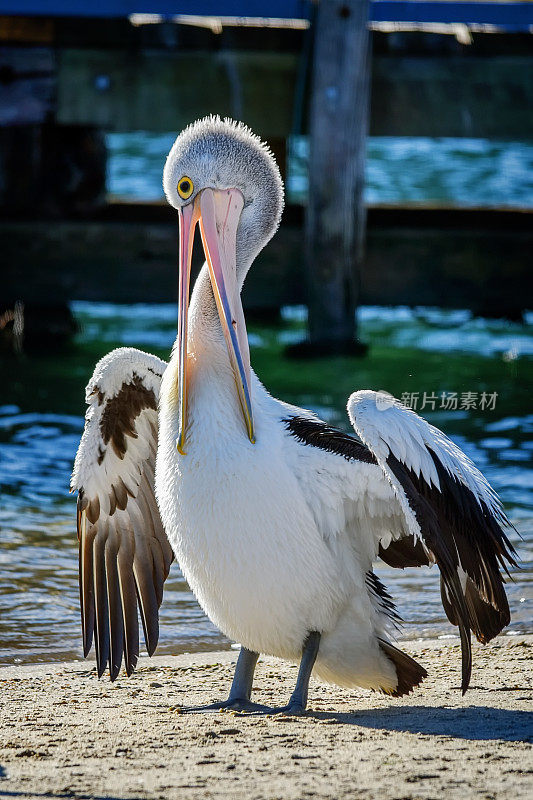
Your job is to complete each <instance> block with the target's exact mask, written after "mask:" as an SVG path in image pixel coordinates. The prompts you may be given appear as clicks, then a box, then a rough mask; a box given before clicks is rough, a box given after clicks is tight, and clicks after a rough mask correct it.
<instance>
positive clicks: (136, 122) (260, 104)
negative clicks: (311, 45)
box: [57, 48, 533, 140]
mask: <svg viewBox="0 0 533 800" xmlns="http://www.w3.org/2000/svg"><path fill="white" fill-rule="evenodd" d="M57 57H58V109H57V121H58V122H59V123H63V124H69V125H78V124H81V125H100V126H102V127H104V128H107V129H115V130H138V129H144V130H151V131H178V130H181V128H183V127H184V126H185V125H187V124H188V123H189V122H190V121H191V120H193V119H197V118H198V117H201V116H203V115H205V114H207V113H211V112H213V113H220V114H223V115H225V114H228V115H230V116H236V117H239V118H242V119H243V120H244V121H245V122H247V123H248V124H249V125H251V126H252V127H253V128H254V130H257V132H258V133H260V134H261V135H262V136H266V137H278V138H283V137H286V136H288V135H289V134H290V133H291V130H292V124H293V120H292V118H293V108H294V98H295V86H296V75H297V69H298V56H297V54H296V53H291V52H283V53H276V52H260V51H253V52H251V51H246V50H221V51H219V52H218V53H214V52H201V51H183V50H178V51H172V50H170V51H168V52H161V50H149V51H148V50H141V51H138V50H135V51H134V52H127V51H126V50H123V51H120V50H119V51H116V50H104V49H101V50H97V49H91V48H85V49H75V48H66V49H63V48H60V49H59V50H58V56H57ZM532 71H533V59H532V57H531V56H530V55H498V56H486V57H484V56H470V55H468V53H465V52H464V51H463V52H459V53H458V54H457V55H455V56H453V57H452V56H451V55H448V56H439V55H434V56H431V55H428V54H427V53H426V54H425V55H415V54H411V55H409V54H406V53H401V54H392V55H384V54H380V55H376V56H374V58H373V59H372V73H373V75H372V88H371V115H370V133H371V135H375V136H470V137H486V138H504V139H517V140H523V139H525V138H531V137H532V136H533V133H532V131H533V80H531V75H532Z"/></svg>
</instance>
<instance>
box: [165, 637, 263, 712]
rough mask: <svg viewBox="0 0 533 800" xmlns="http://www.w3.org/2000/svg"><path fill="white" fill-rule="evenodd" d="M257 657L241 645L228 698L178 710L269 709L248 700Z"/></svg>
mask: <svg viewBox="0 0 533 800" xmlns="http://www.w3.org/2000/svg"><path fill="white" fill-rule="evenodd" d="M258 658H259V653H254V652H253V651H252V650H247V649H246V648H245V647H241V650H240V653H239V658H238V659H237V666H236V667H235V675H234V676H233V683H232V684H231V689H230V693H229V697H228V699H227V700H220V701H218V702H216V703H209V705H205V706H189V707H185V708H181V709H180V710H181V711H182V712H190V711H194V712H201V711H221V710H225V709H227V710H228V711H248V712H265V711H269V710H270V709H269V708H268V706H262V705H259V704H258V703H252V702H251V701H250V697H251V695H252V684H253V680H254V672H255V665H256V664H257V659H258Z"/></svg>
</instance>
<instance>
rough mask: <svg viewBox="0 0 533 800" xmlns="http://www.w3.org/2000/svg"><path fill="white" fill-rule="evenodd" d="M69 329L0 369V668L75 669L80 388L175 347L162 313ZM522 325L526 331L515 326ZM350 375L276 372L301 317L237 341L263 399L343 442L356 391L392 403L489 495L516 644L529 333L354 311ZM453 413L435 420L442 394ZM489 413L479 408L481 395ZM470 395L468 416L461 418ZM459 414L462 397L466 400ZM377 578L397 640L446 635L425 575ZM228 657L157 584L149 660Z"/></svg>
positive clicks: (129, 310) (293, 313)
mask: <svg viewBox="0 0 533 800" xmlns="http://www.w3.org/2000/svg"><path fill="white" fill-rule="evenodd" d="M74 311H75V313H76V316H77V318H78V320H79V323H80V326H81V330H80V334H79V335H78V337H77V338H76V340H75V342H74V343H73V344H72V345H71V346H70V347H69V348H68V349H67V350H65V351H64V352H62V353H61V354H54V355H51V356H41V357H28V356H21V357H18V358H16V357H10V358H6V357H4V358H3V360H2V361H1V362H0V386H1V390H0V391H1V394H0V576H1V580H0V662H3V663H9V662H13V661H30V660H54V659H62V658H67V657H68V658H73V657H74V658H76V657H81V649H80V632H79V620H78V598H77V552H76V534H75V523H74V520H75V498H74V497H73V496H71V495H69V493H68V483H69V476H70V471H71V467H72V461H73V458H74V454H75V451H76V447H77V444H78V441H79V437H80V434H81V431H82V427H83V414H84V412H85V407H84V400H83V397H84V387H85V384H86V383H87V380H88V378H89V376H90V373H91V371H92V368H93V366H94V363H95V362H96V360H97V359H98V358H100V357H101V356H102V355H104V354H105V353H106V352H108V351H109V350H111V349H112V348H113V347H115V346H118V345H134V346H137V347H141V348H144V349H146V350H150V351H151V352H154V353H156V354H157V355H159V356H161V357H163V358H166V357H167V355H168V352H169V349H170V346H171V344H172V342H173V339H174V335H175V319H176V309H175V308H174V307H171V306H146V305H144V306H143V305H140V306H111V305H104V304H88V303H83V304H82V303H78V304H76V305H75V306H74ZM530 321H531V320H530ZM360 323H361V338H362V339H364V340H365V341H367V342H369V343H370V346H371V349H370V354H369V356H368V357H367V358H365V359H362V360H357V359H349V358H333V359H329V360H325V361H316V362H301V363H298V362H288V361H286V360H285V359H284V358H283V347H284V346H285V345H286V344H287V343H289V342H292V341H295V340H297V339H298V338H299V337H300V336H301V330H302V324H303V311H302V310H301V309H287V310H286V311H285V314H284V321H283V324H282V325H281V326H279V327H268V326H257V325H250V326H249V334H250V341H251V349H252V363H253V365H254V368H255V370H256V372H257V373H258V374H259V376H260V378H261V379H262V380H263V382H264V383H265V384H266V386H267V387H268V388H269V390H270V391H271V392H272V393H273V394H275V395H277V396H278V397H281V398H283V399H285V400H288V401H289V402H292V403H296V404H298V405H302V406H305V407H308V408H312V409H314V410H315V411H317V412H318V413H319V414H320V415H321V416H322V417H324V418H326V419H327V420H329V421H331V422H333V423H335V424H337V425H339V426H341V427H343V428H345V429H348V420H347V418H346V414H345V404H346V400H347V398H348V395H349V394H350V393H351V392H352V391H354V390H355V389H359V388H372V389H384V390H387V391H389V392H391V393H392V394H394V395H396V396H398V397H401V396H402V395H404V396H405V395H406V394H407V395H409V396H411V395H417V394H418V410H420V406H421V404H422V402H423V397H424V392H425V393H426V397H429V396H433V395H434V396H435V397H436V401H435V409H434V410H431V405H432V403H433V400H432V401H431V403H430V404H429V405H428V404H427V403H426V408H424V409H422V413H423V415H424V416H426V417H427V418H428V419H429V420H430V421H431V422H432V423H433V424H435V425H437V426H439V427H441V428H442V429H443V430H444V431H445V432H446V433H447V434H448V435H450V436H451V437H452V438H453V439H454V441H456V442H457V443H458V444H459V445H460V446H461V447H463V449H464V450H465V451H466V452H467V453H468V455H470V456H471V457H472V458H473V459H474V461H475V462H476V463H477V464H478V466H479V467H480V468H481V469H482V470H483V471H484V472H485V474H486V475H487V477H488V478H489V480H490V481H491V482H492V484H493V485H494V486H495V488H496V489H497V490H498V491H499V492H500V494H501V497H502V499H503V501H504V504H505V506H506V509H507V512H508V514H509V516H510V517H511V520H512V521H513V522H514V524H515V525H516V527H517V528H518V529H519V531H520V532H521V534H522V536H523V541H522V542H520V541H519V540H518V539H517V537H511V538H512V539H513V541H514V542H515V545H516V546H517V548H518V549H519V552H520V555H521V558H522V560H523V569H521V570H520V571H516V572H515V574H514V576H513V577H514V582H513V583H510V584H509V587H508V591H509V597H510V602H511V609H512V614H513V621H512V624H511V627H510V629H509V633H510V634H516V633H520V632H524V631H531V630H532V629H533V625H532V622H531V620H532V616H533V614H532V611H533V591H532V590H533V568H532V564H531V557H532V555H533V498H532V489H533V467H532V463H531V462H532V455H533V441H532V439H533V437H532V436H531V433H532V431H533V410H532V388H533V381H532V362H533V325H531V324H529V325H517V324H512V323H504V322H495V321H490V322H489V321H487V320H479V319H471V318H470V316H469V314H468V313H467V312H443V311H439V310H430V309H425V310H424V309H421V310H419V311H418V312H413V311H411V310H409V309H404V308H394V309H375V308H363V309H361V312H360ZM453 392H455V393H457V397H458V408H457V409H456V410H453V409H448V410H447V409H444V408H440V405H441V402H442V401H441V396H442V393H445V396H446V397H448V395H449V394H450V393H453ZM483 392H484V393H485V394H486V395H487V397H491V398H492V400H491V401H490V403H491V405H492V403H494V408H492V409H488V408H484V409H482V408H481V407H480V405H481V395H482V393H483ZM466 393H473V394H475V395H476V398H475V400H474V401H473V402H474V403H475V405H476V407H474V408H473V407H470V408H461V405H468V403H464V402H463V403H461V399H462V395H463V394H466ZM470 400H471V401H472V398H470ZM377 571H378V573H379V574H380V576H381V577H382V578H383V580H384V581H385V583H386V584H387V585H388V586H389V588H390V589H391V591H392V594H393V595H394V596H395V598H396V600H397V601H398V606H399V610H400V613H401V614H402V616H403V617H404V619H405V620H406V621H407V622H406V625H405V627H404V635H405V636H407V637H426V636H432V635H440V636H448V635H453V634H454V632H455V629H454V628H452V627H451V626H450V625H449V624H448V623H447V622H446V620H445V618H444V614H443V612H442V608H441V605H440V599H439V592H438V573H437V571H436V570H409V571H406V572H402V571H398V570H392V569H389V568H387V567H385V565H380V566H379V567H377ZM220 646H228V642H227V641H226V640H225V639H224V638H223V637H222V636H221V635H220V634H219V633H218V632H217V631H216V630H215V629H214V628H213V626H212V625H211V624H210V622H209V621H208V620H207V619H206V618H205V617H204V615H203V614H202V612H201V611H200V609H199V608H198V606H197V604H196V602H195V601H194V598H193V597H192V595H191V594H190V592H189V590H188V588H187V585H186V584H185V582H184V580H183V579H182V577H181V575H180V573H179V570H178V568H177V566H176V565H174V566H173V569H172V572H171V576H170V578H169V580H168V582H167V585H166V593H165V600H164V604H163V608H162V629H161V641H160V647H159V652H164V651H166V652H180V651H184V650H195V649H209V648H211V647H220Z"/></svg>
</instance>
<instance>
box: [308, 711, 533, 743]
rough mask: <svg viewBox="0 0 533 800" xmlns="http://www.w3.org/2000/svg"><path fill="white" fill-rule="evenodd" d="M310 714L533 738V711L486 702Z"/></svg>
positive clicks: (475, 736) (412, 729) (400, 727)
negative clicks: (443, 706)
mask: <svg viewBox="0 0 533 800" xmlns="http://www.w3.org/2000/svg"><path fill="white" fill-rule="evenodd" d="M309 716H311V717H314V718H315V719H320V720H329V721H330V722H331V723H335V722H336V723H338V724H340V725H358V726H360V727H362V728H372V729H373V730H385V731H404V732H406V733H421V734H425V735H428V736H452V737H454V738H456V739H470V740H473V741H490V740H498V739H500V740H503V741H506V742H531V741H533V712H529V711H513V710H507V709H504V708H488V707H486V706H467V707H466V708H465V707H461V708H435V707H433V706H401V707H400V708H394V707H393V706H389V707H388V708H376V709H365V710H363V711H353V712H351V713H329V712H325V711H315V712H310V713H309Z"/></svg>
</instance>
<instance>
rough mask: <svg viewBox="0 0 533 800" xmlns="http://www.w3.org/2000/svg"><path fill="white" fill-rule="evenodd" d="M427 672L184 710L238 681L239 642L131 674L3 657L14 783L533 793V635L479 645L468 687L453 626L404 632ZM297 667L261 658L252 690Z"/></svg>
mask: <svg viewBox="0 0 533 800" xmlns="http://www.w3.org/2000/svg"><path fill="white" fill-rule="evenodd" d="M402 646H403V647H404V649H405V650H407V651H408V652H410V653H411V654H412V655H414V656H415V657H416V658H418V659H419V660H420V662H421V663H422V664H423V665H424V666H425V667H426V668H427V670H428V672H429V677H428V679H427V680H426V681H425V682H424V684H423V685H422V686H421V687H420V688H419V689H418V690H417V691H416V692H415V693H414V694H412V695H410V696H409V697H405V698H402V699H399V700H395V699H390V698H388V697H383V696H380V695H377V694H371V693H368V692H364V691H360V692H348V691H345V690H340V689H334V688H331V687H327V686H323V685H321V684H319V683H318V682H317V681H312V685H311V692H310V709H311V710H310V712H309V714H308V716H306V717H303V718H296V717H259V718H252V717H245V716H242V715H236V714H229V713H216V714H209V715H190V714H189V715H187V714H180V713H179V711H177V710H176V708H175V707H176V706H179V705H185V704H188V703H194V702H206V701H209V700H212V699H220V698H222V697H224V696H226V694H227V691H228V687H229V684H230V681H231V676H232V670H233V663H234V661H235V658H236V653H234V652H229V653H228V652H224V653H205V654H196V655H184V656H175V657H156V658H154V659H152V660H148V659H145V658H143V659H141V663H140V666H139V669H138V671H137V673H136V674H135V675H134V676H133V677H132V678H130V679H126V677H125V676H124V677H123V676H121V677H120V678H119V680H118V681H117V682H116V683H115V684H113V685H112V684H111V683H109V681H107V680H102V681H100V682H99V681H98V680H97V679H96V677H95V671H94V667H93V665H92V664H91V663H73V664H45V665H37V666H25V667H4V668H1V669H0V797H14V798H40V797H55V796H62V797H75V798H87V800H88V799H89V798H151V799H155V798H165V799H166V798H169V799H170V800H173V798H176V799H177V798H180V800H183V799H184V798H242V799H243V800H256V799H257V800H260V798H261V799H263V798H265V799H268V800H275V799H276V800H277V798H279V799H280V800H292V798H294V799H295V800H296V798H298V800H303V799H304V798H313V797H316V798H331V800H339V799H340V798H364V800H373V799H374V798H376V800H378V798H379V800H388V799H389V798H391V799H392V798H396V799H397V800H430V798H431V800H433V798H434V800H439V799H440V798H446V800H448V798H462V800H464V798H472V797H476V798H478V797H479V798H484V799H485V798H486V800H491V798H506V800H507V798H509V799H510V800H519V799H520V798H524V800H525V798H526V797H529V798H530V797H532V796H533V757H532V748H531V745H530V744H528V743H530V742H531V741H532V740H533V711H532V709H533V703H532V700H533V686H532V678H533V637H531V636H530V637H527V636H519V637H500V638H499V639H497V640H496V641H495V642H494V643H492V644H491V645H489V646H488V647H485V648H482V647H481V646H478V647H476V648H475V652H474V673H473V676H472V688H471V689H470V691H469V692H468V693H467V695H466V696H465V697H464V698H462V697H461V693H460V691H459V690H458V688H457V686H458V684H459V669H460V655H459V645H458V644H457V643H456V642H455V640H452V641H451V642H450V641H437V642H434V641H432V642H418V643H415V642H411V643H404V644H403V645H402ZM295 673H296V670H295V668H294V667H292V666H290V665H287V664H284V663H282V662H278V661H276V660H275V659H270V658H266V659H261V661H260V662H259V665H258V670H257V678H256V686H257V689H256V692H255V694H254V699H256V700H258V701H260V702H261V701H262V702H267V703H273V704H276V703H280V702H284V701H285V699H286V698H288V696H289V694H290V692H291V691H292V687H293V683H294V680H295Z"/></svg>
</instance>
